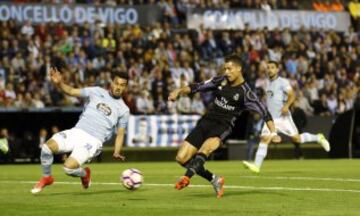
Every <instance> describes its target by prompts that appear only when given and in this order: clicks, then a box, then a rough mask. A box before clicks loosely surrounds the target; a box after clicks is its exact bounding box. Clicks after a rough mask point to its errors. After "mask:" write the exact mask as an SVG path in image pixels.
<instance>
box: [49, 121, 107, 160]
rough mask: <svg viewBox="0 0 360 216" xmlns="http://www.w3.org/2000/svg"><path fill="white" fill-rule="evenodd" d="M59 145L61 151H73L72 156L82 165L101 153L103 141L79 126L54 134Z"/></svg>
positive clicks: (53, 137)
mask: <svg viewBox="0 0 360 216" xmlns="http://www.w3.org/2000/svg"><path fill="white" fill-rule="evenodd" d="M51 139H53V140H55V142H56V143H57V144H58V145H59V153H68V152H71V154H70V157H72V158H74V159H75V160H77V161H78V163H79V164H80V165H82V164H84V163H85V162H86V161H88V160H91V159H92V158H93V157H95V156H97V155H99V154H100V152H101V150H102V143H101V141H100V140H99V139H97V138H95V137H93V136H91V135H90V134H88V133H86V132H85V131H83V130H81V129H79V128H71V129H69V130H64V131H60V132H58V133H56V134H54V135H53V136H52V138H51Z"/></svg>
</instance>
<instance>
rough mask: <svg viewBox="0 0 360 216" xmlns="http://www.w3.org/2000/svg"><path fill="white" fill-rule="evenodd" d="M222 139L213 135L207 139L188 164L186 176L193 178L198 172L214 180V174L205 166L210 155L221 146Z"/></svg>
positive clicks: (207, 178)
mask: <svg viewBox="0 0 360 216" xmlns="http://www.w3.org/2000/svg"><path fill="white" fill-rule="evenodd" d="M220 142H221V139H220V138H219V137H211V138H208V139H206V140H205V142H204V144H203V145H202V146H201V147H200V149H199V151H198V152H197V153H196V155H195V156H194V158H193V159H192V160H191V163H190V164H189V165H188V169H187V171H186V174H185V176H187V177H189V178H191V177H192V176H194V175H195V174H198V175H200V176H202V177H203V178H205V179H206V180H208V181H211V180H213V174H212V173H211V172H210V171H208V170H206V169H205V168H204V164H205V161H206V160H207V158H208V157H209V155H210V154H211V153H212V152H213V151H215V150H216V149H217V148H218V147H219V146H220Z"/></svg>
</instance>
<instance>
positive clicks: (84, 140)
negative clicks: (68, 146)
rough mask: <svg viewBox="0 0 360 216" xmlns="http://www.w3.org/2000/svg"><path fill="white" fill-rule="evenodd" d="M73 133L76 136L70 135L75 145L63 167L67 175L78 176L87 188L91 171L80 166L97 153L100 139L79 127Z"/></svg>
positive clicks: (99, 147) (99, 148)
mask: <svg viewBox="0 0 360 216" xmlns="http://www.w3.org/2000/svg"><path fill="white" fill-rule="evenodd" d="M74 133H75V135H76V136H72V142H76V145H75V147H74V149H73V151H72V152H71V154H70V156H69V158H68V159H66V161H65V163H64V167H63V168H64V172H65V173H66V174H67V175H69V176H72V177H80V180H81V183H82V186H83V188H85V189H87V188H88V187H89V186H90V184H91V171H90V168H89V167H85V168H83V167H81V166H82V165H83V164H85V163H86V162H87V161H90V160H91V159H92V158H93V157H95V156H97V155H98V153H99V150H101V141H99V140H97V139H96V138H94V137H93V136H91V135H89V134H88V133H86V132H84V131H82V130H80V129H74Z"/></svg>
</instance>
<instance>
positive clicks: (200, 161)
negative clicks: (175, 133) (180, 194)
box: [185, 153, 213, 181]
mask: <svg viewBox="0 0 360 216" xmlns="http://www.w3.org/2000/svg"><path fill="white" fill-rule="evenodd" d="M206 159H207V157H206V155H205V154H203V153H198V154H196V155H195V157H194V158H193V159H192V160H191V161H189V163H188V164H187V170H186V173H185V176H187V177H189V178H191V177H193V176H194V175H195V174H197V175H199V176H201V177H203V178H205V179H206V180H208V181H211V180H212V178H213V174H212V173H211V172H210V171H208V170H206V169H205V168H204V164H205V161H206Z"/></svg>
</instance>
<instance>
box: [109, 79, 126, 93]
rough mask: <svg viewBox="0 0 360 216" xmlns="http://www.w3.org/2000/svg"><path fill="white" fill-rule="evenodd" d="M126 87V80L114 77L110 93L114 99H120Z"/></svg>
mask: <svg viewBox="0 0 360 216" xmlns="http://www.w3.org/2000/svg"><path fill="white" fill-rule="evenodd" d="M126 87H127V80H126V79H122V78H120V77H115V78H114V79H113V81H112V83H111V93H112V95H113V96H115V97H120V96H121V95H122V93H123V92H124V90H125V89H126Z"/></svg>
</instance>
